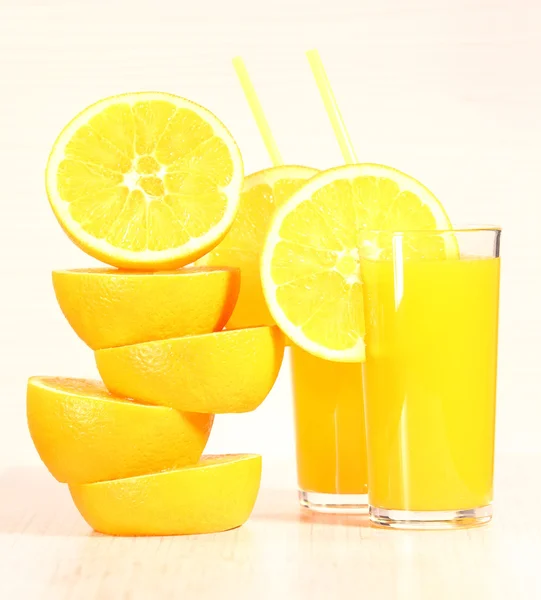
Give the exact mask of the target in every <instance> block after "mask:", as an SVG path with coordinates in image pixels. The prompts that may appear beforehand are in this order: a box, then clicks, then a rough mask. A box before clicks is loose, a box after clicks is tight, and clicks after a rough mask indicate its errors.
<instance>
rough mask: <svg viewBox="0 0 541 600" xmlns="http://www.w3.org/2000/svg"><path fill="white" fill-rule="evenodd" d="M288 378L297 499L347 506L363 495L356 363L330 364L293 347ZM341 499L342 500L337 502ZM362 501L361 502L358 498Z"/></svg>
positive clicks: (362, 428) (362, 434)
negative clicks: (316, 496)
mask: <svg viewBox="0 0 541 600" xmlns="http://www.w3.org/2000/svg"><path fill="white" fill-rule="evenodd" d="M291 352H292V376H293V396H294V407H295V428H296V443H297V472H298V480H299V487H300V489H301V500H302V497H303V496H302V495H303V493H305V495H306V494H308V501H307V502H306V504H307V505H311V506H310V507H311V508H317V506H313V504H317V501H316V502H314V501H313V500H312V501H310V493H315V494H329V495H335V497H334V498H333V497H330V496H329V497H328V498H326V499H324V500H323V501H324V503H325V504H327V505H333V506H335V507H336V508H338V507H339V505H340V504H343V505H350V507H351V505H353V504H355V503H356V502H357V501H359V499H358V498H357V499H356V498H355V497H354V496H359V495H363V494H366V493H367V482H368V476H367V464H366V437H365V426H364V406H363V398H362V372H361V371H362V367H361V365H360V364H353V363H338V362H330V361H327V360H323V359H321V358H317V357H315V356H312V355H311V354H308V353H307V352H305V351H304V350H301V349H300V348H299V347H297V346H293V347H292V349H291ZM339 496H342V498H339ZM364 502H366V499H364Z"/></svg>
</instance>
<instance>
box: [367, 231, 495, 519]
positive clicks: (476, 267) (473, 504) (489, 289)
mask: <svg viewBox="0 0 541 600" xmlns="http://www.w3.org/2000/svg"><path fill="white" fill-rule="evenodd" d="M500 234H501V230H500V229H498V228H491V227H486V228H484V227H480V228H467V229H454V230H452V231H435V232H413V231H410V232H366V234H363V235H364V241H363V251H362V256H363V258H361V276H362V281H363V296H364V311H365V321H366V363H365V364H364V365H363V378H364V402H365V416H366V427H367V451H368V482H369V486H368V487H369V505H370V508H369V511H370V519H371V520H372V522H374V523H376V524H378V525H381V526H387V527H394V528H442V527H443V528H446V527H450V528H454V527H462V526H471V525H479V524H482V523H486V522H488V521H489V520H490V519H491V517H492V495H493V464H494V430H495V409H496V368H497V342H498V304H499V286H500V258H499V257H500Z"/></svg>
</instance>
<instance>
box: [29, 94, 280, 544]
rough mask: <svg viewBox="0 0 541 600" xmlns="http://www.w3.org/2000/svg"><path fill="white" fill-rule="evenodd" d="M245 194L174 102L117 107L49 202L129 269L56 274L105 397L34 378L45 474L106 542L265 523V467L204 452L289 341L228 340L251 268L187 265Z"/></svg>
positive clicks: (222, 138) (257, 332)
mask: <svg viewBox="0 0 541 600" xmlns="http://www.w3.org/2000/svg"><path fill="white" fill-rule="evenodd" d="M242 182H243V168H242V160H241V157H240V153H239V151H238V149H237V146H236V145H235V143H234V141H233V139H232V137H231V135H230V134H229V132H228V131H227V129H226V128H225V127H224V126H223V125H222V123H221V122H220V121H219V120H218V119H217V118H216V117H215V116H214V115H212V113H210V112H209V111H207V110H206V109H204V108H202V107H200V106H198V105H196V104H194V103H192V102H190V101H188V100H185V99H182V98H179V97H176V96H172V95H169V94H162V93H138V94H127V95H123V96H117V97H114V98H108V99H106V100H102V101H101V102H98V103H97V104H95V105H93V106H91V107H89V108H87V109H86V110H85V111H83V112H82V113H81V114H80V115H78V116H77V117H76V118H75V119H74V120H73V121H72V122H71V123H70V124H69V125H68V126H67V127H66V128H65V129H64V131H63V132H62V133H61V134H60V136H59V138H58V140H57V142H56V144H55V146H54V148H53V151H52V153H51V156H50V159H49V163H48V166H47V192H48V196H49V200H50V203H51V206H52V208H53V210H54V212H55V214H56V216H57V218H58V220H59V222H60V224H61V225H62V227H63V229H64V230H65V231H66V233H67V234H68V235H69V236H70V238H71V239H72V240H73V241H74V242H75V243H76V244H77V245H78V246H80V247H81V248H82V249H83V250H85V251H86V252H87V253H88V254H90V255H92V256H94V257H96V258H98V259H101V260H103V261H104V262H107V263H108V264H110V265H112V266H113V267H116V268H103V269H87V270H74V271H55V272H54V273H53V284H54V289H55V292H56V297H57V299H58V302H59V304H60V307H61V309H62V311H63V313H64V315H65V316H66V318H67V320H68V321H69V323H70V324H71V326H72V327H73V329H74V330H75V332H76V333H77V334H78V335H79V337H80V338H81V339H82V340H83V341H84V342H85V343H86V344H87V345H88V346H89V347H90V348H91V349H92V350H94V351H95V357H96V362H97V366H98V370H99V372H100V375H101V377H102V379H103V382H104V384H105V385H104V384H103V383H101V382H98V381H92V380H83V379H69V378H59V377H32V378H31V379H30V380H29V383H28V395H27V411H28V424H29V428H30V433H31V435H32V439H33V441H34V444H35V446H36V448H37V450H38V452H39V454H40V456H41V458H42V460H43V462H44V463H45V464H46V465H47V467H48V469H49V470H50V472H51V473H52V474H53V475H54V477H55V478H56V479H57V480H58V481H60V482H63V483H67V484H69V489H70V492H71V495H72V497H73V500H74V502H75V504H76V506H77V508H78V509H79V511H80V512H81V514H82V516H83V517H84V519H85V520H86V521H87V522H88V523H89V525H90V526H92V527H93V528H94V529H95V530H97V531H100V532H102V533H109V534H114V535H170V534H192V533H209V532H217V531H223V530H226V529H231V528H233V527H237V526H239V525H242V523H244V522H245V521H246V519H247V518H248V517H249V515H250V513H251V511H252V508H253V506H254V503H255V500H256V497H257V493H258V489H259V484H260V478H261V457H260V456H258V455H249V454H246V455H223V456H203V455H202V454H203V450H204V448H205V445H206V443H207V440H208V437H209V435H210V431H211V428H212V424H213V420H214V415H215V414H219V413H240V412H246V411H251V410H254V409H255V408H257V407H258V406H259V405H260V404H261V402H262V401H263V400H264V399H265V397H266V396H267V394H268V393H269V391H270V389H271V388H272V386H273V384H274V381H275V379H276V376H277V374H278V371H279V368H280V364H281V361H282V356H283V350H284V338H283V335H282V333H281V332H280V331H279V330H278V329H277V328H276V327H267V326H262V327H252V328H247V329H236V330H223V328H224V326H225V325H226V324H227V321H228V320H229V317H230V315H231V313H232V311H233V309H234V307H235V303H236V300H237V296H238V293H239V286H240V283H241V281H240V274H239V272H238V270H235V269H232V268H227V267H223V268H222V267H219V266H217V267H212V268H211V267H185V265H189V264H190V263H192V262H194V261H195V260H196V259H198V258H201V257H202V256H204V255H205V254H206V253H207V252H209V251H210V250H211V249H212V248H214V247H215V246H216V245H217V244H218V243H219V242H220V241H221V240H222V239H223V238H224V236H225V235H226V234H227V232H228V231H229V229H230V227H231V225H232V223H233V220H234V219H235V215H236V212H237V209H238V205H239V197H240V191H241V186H242ZM181 267H183V268H181Z"/></svg>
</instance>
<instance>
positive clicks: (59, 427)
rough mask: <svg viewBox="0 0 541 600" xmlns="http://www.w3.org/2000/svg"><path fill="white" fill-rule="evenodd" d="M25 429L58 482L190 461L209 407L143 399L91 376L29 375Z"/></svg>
mask: <svg viewBox="0 0 541 600" xmlns="http://www.w3.org/2000/svg"><path fill="white" fill-rule="evenodd" d="M27 417H28V427H29V429H30V435H31V436H32V440H33V441H34V444H35V446H36V450H37V451H38V453H39V455H40V457H41V459H42V460H43V462H44V463H45V465H46V466H47V468H48V469H49V471H50V472H51V474H52V475H53V476H54V477H55V478H56V479H58V481H61V482H68V483H92V482H96V481H103V480H107V479H116V478H119V477H132V476H135V475H143V474H146V473H154V472H157V471H163V470H165V469H173V468H178V467H183V466H185V465H189V464H193V463H196V462H197V461H198V460H199V458H200V456H201V454H202V453H203V450H204V448H205V444H206V443H207V440H208V437H209V435H210V431H211V427H212V422H213V417H212V415H202V414H188V413H180V412H177V411H175V410H173V409H171V408H164V407H158V406H145V405H142V404H136V403H135V402H132V401H131V400H128V399H125V398H119V397H116V396H113V395H112V394H110V393H109V392H108V391H107V390H106V388H105V386H104V385H103V384H102V383H101V382H98V381H92V380H88V379H69V378H61V377H32V378H30V380H29V382H28V390H27Z"/></svg>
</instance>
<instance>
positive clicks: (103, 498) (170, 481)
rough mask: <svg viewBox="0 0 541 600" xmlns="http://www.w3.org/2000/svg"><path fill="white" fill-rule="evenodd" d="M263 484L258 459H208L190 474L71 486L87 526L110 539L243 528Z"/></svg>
mask: <svg viewBox="0 0 541 600" xmlns="http://www.w3.org/2000/svg"><path fill="white" fill-rule="evenodd" d="M260 481H261V457H260V456H258V455H255V454H237V455H235V454H231V455H224V456H205V457H203V458H202V459H201V462H199V463H198V464H197V465H194V466H192V467H187V468H185V469H180V470H175V471H168V472H165V473H157V474H155V475H145V476H143V477H135V478H130V479H118V480H116V481H105V482H102V483H94V484H90V485H70V492H71V495H72V498H73V501H74V502H75V506H76V507H77V508H78V510H79V512H80V513H81V515H82V517H83V518H84V519H85V521H86V522H87V523H88V524H89V525H90V527H92V528H93V529H95V530H96V531H99V532H101V533H106V534H109V535H127V536H132V535H187V534H198V533H216V532H219V531H226V530H228V529H233V528H234V527H240V525H242V524H243V523H244V522H245V521H246V520H247V519H248V517H249V516H250V514H251V512H252V510H253V507H254V504H255V501H256V499H257V494H258V491H259V485H260Z"/></svg>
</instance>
